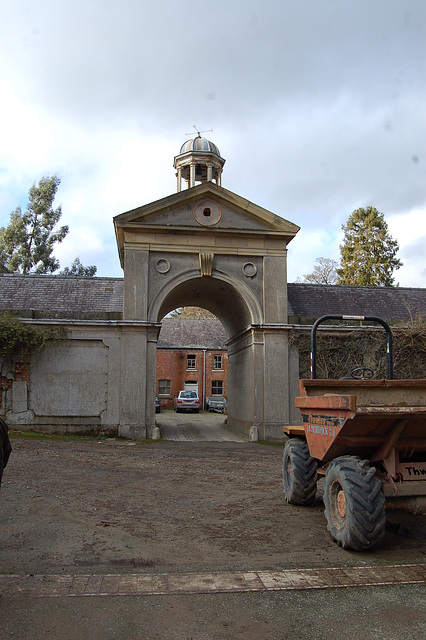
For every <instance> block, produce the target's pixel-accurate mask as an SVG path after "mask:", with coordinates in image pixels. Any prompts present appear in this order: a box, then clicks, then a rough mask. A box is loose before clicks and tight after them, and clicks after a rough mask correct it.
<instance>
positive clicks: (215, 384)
mask: <svg viewBox="0 0 426 640" xmlns="http://www.w3.org/2000/svg"><path fill="white" fill-rule="evenodd" d="M212 396H223V381H222V380H212Z"/></svg>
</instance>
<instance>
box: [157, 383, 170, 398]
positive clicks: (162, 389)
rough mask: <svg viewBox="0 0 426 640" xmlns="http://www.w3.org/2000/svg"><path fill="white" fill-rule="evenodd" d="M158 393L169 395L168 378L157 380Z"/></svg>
mask: <svg viewBox="0 0 426 640" xmlns="http://www.w3.org/2000/svg"><path fill="white" fill-rule="evenodd" d="M158 395H159V396H169V395H170V380H159V381H158Z"/></svg>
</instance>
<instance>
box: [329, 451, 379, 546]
mask: <svg viewBox="0 0 426 640" xmlns="http://www.w3.org/2000/svg"><path fill="white" fill-rule="evenodd" d="M324 505H325V517H326V519H327V529H328V530H329V532H330V535H331V537H332V538H333V540H334V541H335V542H337V544H339V545H340V546H341V547H343V549H353V550H354V551H364V550H366V549H371V548H373V547H375V546H376V545H377V544H378V543H379V542H380V540H381V539H382V537H383V535H384V533H385V522H386V514H385V497H384V495H383V492H382V483H381V481H380V480H379V478H378V477H377V476H376V469H375V467H371V466H370V464H369V462H368V460H361V459H360V458H358V457H356V456H342V457H340V458H336V459H335V460H333V461H332V462H331V463H330V465H329V467H328V469H327V471H326V474H325V481H324Z"/></svg>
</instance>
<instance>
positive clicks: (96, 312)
mask: <svg viewBox="0 0 426 640" xmlns="http://www.w3.org/2000/svg"><path fill="white" fill-rule="evenodd" d="M0 309H1V310H3V311H5V310H11V311H14V312H16V313H18V314H19V315H20V316H21V317H26V318H34V319H37V318H39V319H40V318H64V319H69V318H74V319H85V320H89V319H95V320H101V319H106V320H119V319H121V317H122V313H123V279H122V278H81V277H76V276H67V277H65V276H40V275H27V276H23V275H18V274H1V275H0Z"/></svg>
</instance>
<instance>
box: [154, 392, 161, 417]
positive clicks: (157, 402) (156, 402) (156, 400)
mask: <svg viewBox="0 0 426 640" xmlns="http://www.w3.org/2000/svg"><path fill="white" fill-rule="evenodd" d="M160 411H161V404H160V401H159V399H158V398H157V396H155V413H160Z"/></svg>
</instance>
